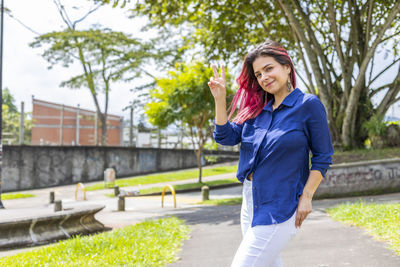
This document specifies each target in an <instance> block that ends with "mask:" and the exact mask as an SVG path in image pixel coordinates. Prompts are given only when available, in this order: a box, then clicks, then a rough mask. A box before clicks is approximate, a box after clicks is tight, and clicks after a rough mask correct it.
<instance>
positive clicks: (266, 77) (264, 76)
mask: <svg viewBox="0 0 400 267" xmlns="http://www.w3.org/2000/svg"><path fill="white" fill-rule="evenodd" d="M267 79H268V74H267V73H265V72H262V73H261V81H264V80H267Z"/></svg>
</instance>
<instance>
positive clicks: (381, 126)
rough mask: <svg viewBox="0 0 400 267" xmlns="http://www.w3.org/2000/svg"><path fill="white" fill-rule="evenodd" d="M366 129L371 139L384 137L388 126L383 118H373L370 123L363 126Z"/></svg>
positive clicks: (367, 122)
mask: <svg viewBox="0 0 400 267" xmlns="http://www.w3.org/2000/svg"><path fill="white" fill-rule="evenodd" d="M363 127H364V129H366V130H367V131H368V135H369V136H370V137H373V136H382V137H383V136H384V135H385V134H386V130H387V125H386V123H385V122H384V121H383V116H376V115H374V116H372V117H371V118H370V119H369V121H366V122H365V123H364V124H363Z"/></svg>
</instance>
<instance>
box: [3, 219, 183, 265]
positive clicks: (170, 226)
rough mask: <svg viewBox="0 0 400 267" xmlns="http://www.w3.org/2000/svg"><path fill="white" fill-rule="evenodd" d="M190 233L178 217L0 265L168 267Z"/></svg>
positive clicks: (47, 249) (80, 240)
mask: <svg viewBox="0 0 400 267" xmlns="http://www.w3.org/2000/svg"><path fill="white" fill-rule="evenodd" d="M188 234H189V227H188V226H186V225H185V224H184V223H183V221H182V220H180V219H177V218H176V217H170V218H166V219H159V220H153V221H146V222H143V223H139V224H136V225H133V226H127V227H124V228H122V229H118V230H114V231H111V232H105V233H101V234H97V235H92V236H83V237H79V236H78V237H75V238H71V239H68V240H65V241H60V242H59V243H57V244H54V245H50V246H46V247H42V248H39V249H35V250H32V251H28V252H23V253H19V254H16V255H12V256H9V257H3V258H0V266H29V267H31V266H79V267H85V266H165V265H166V264H167V263H171V262H173V261H175V260H176V259H177V252H178V250H179V247H180V246H181V244H182V241H183V240H185V239H188Z"/></svg>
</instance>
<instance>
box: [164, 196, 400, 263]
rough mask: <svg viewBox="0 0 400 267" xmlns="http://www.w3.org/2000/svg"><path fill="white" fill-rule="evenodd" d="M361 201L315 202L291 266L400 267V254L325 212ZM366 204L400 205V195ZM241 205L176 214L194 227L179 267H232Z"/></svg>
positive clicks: (291, 249) (287, 259)
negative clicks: (392, 203) (348, 203)
mask: <svg viewBox="0 0 400 267" xmlns="http://www.w3.org/2000/svg"><path fill="white" fill-rule="evenodd" d="M358 199H360V197H355V198H342V199H325V200H316V201H313V212H312V213H311V214H310V215H309V216H308V218H307V219H306V220H305V222H304V223H303V225H302V227H301V229H300V230H299V232H298V234H297V235H296V236H295V237H294V238H293V239H292V240H291V242H290V243H289V244H288V246H287V247H286V248H285V249H284V251H283V252H282V258H283V262H284V266H285V267H312V266H316V267H341V266H351V267H358V266H359V267H373V266H376V267H399V266H400V256H397V255H395V253H394V252H393V251H391V250H389V249H388V245H387V244H386V243H384V242H380V241H377V240H375V239H374V238H373V237H371V236H370V235H368V234H367V232H366V231H365V230H362V229H360V228H358V227H351V226H347V225H344V224H342V223H340V222H337V221H334V220H332V219H331V218H330V217H329V216H327V214H326V213H325V209H326V208H328V207H331V206H334V205H336V204H338V203H342V202H346V201H350V202H354V201H358ZM361 199H363V200H364V201H366V202H375V203H385V202H386V203H387V202H396V203H398V202H400V193H397V194H389V195H380V196H373V197H362V198H361ZM239 213H240V206H239V205H237V206H218V207H197V208H192V209H185V210H184V211H181V212H179V213H175V214H176V215H177V216H178V217H180V218H182V219H185V220H186V221H187V223H188V224H189V225H191V227H192V229H193V231H192V233H191V238H190V239H189V240H187V241H185V242H184V245H183V250H182V251H181V253H180V255H179V256H180V260H179V261H177V262H176V263H173V264H171V265H170V266H173V267H180V266H182V267H183V266H184V267H192V266H193V267H196V266H199V267H200V266H208V267H213V266H215V267H223V266H230V263H231V261H232V258H233V256H234V254H235V252H236V249H237V248H238V246H239V244H240V242H241V238H242V237H241V231H240V222H239Z"/></svg>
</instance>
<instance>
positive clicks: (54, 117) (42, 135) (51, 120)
mask: <svg viewBox="0 0 400 267" xmlns="http://www.w3.org/2000/svg"><path fill="white" fill-rule="evenodd" d="M32 101H33V110H32V118H33V124H34V125H33V127H32V141H31V144H32V145H76V144H78V145H84V146H86V145H96V144H95V118H96V112H95V111H91V110H86V109H80V108H77V107H71V106H64V105H59V104H55V103H51V102H47V101H42V100H38V99H33V100H32ZM63 109H64V120H62V110H63ZM78 112H79V142H77V134H76V126H77V113H78ZM121 120H122V117H120V116H115V115H111V114H109V115H108V120H107V127H108V128H107V136H108V143H107V144H108V145H110V146H119V145H120V144H121V139H120V136H121V134H120V129H121ZM62 122H63V123H62ZM61 124H63V126H61ZM97 125H98V129H97V143H98V144H99V143H100V138H101V129H100V128H101V126H100V120H98V124H97ZM61 128H62V129H63V136H62V140H61Z"/></svg>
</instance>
